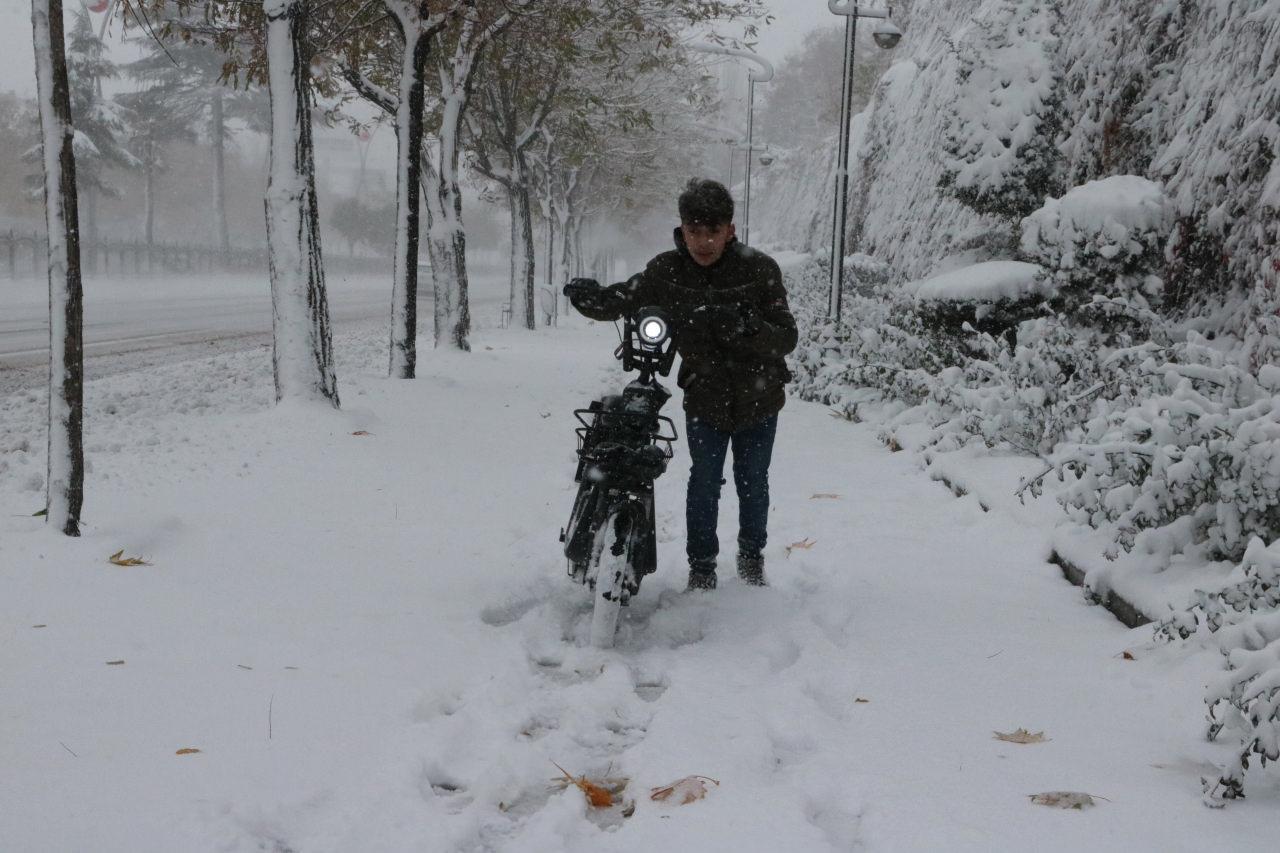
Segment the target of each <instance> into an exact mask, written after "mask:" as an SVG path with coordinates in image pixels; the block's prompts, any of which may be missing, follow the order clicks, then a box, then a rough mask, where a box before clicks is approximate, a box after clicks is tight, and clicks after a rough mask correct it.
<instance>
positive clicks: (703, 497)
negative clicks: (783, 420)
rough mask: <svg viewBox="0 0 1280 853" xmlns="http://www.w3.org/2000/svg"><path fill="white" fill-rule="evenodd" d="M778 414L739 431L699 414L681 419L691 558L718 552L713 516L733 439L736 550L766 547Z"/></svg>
mask: <svg viewBox="0 0 1280 853" xmlns="http://www.w3.org/2000/svg"><path fill="white" fill-rule="evenodd" d="M777 431H778V416H777V415H771V416H770V417H767V418H765V419H764V420H762V421H760V422H759V423H756V424H752V425H751V426H749V427H746V428H745V429H740V430H738V431H737V432H732V433H730V432H721V431H720V430H718V429H716V428H714V427H712V426H708V425H707V424H706V423H704V422H702V421H699V420H698V419H697V418H688V417H686V419H685V434H686V435H687V436H688V439H689V457H690V459H691V460H692V462H693V464H692V466H691V467H690V469H689V493H688V498H687V501H686V503H685V521H686V527H687V528H688V533H689V539H688V544H687V546H686V552H687V553H688V555H689V559H690V560H706V559H710V558H714V557H715V556H716V555H717V554H719V553H720V540H719V539H718V538H717V537H716V522H717V520H718V517H719V512H720V487H721V486H722V485H724V479H723V477H722V475H723V474H724V457H725V454H726V453H727V452H728V449H729V445H730V444H732V445H733V482H734V485H735V486H737V488H738V550H739V551H741V552H742V553H745V554H751V555H756V554H759V553H760V552H761V551H763V550H764V546H765V542H766V541H767V539H768V523H769V461H770V459H771V458H772V457H773V437H774V435H775V434H776V433H777Z"/></svg>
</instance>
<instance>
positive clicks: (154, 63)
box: [121, 18, 267, 253]
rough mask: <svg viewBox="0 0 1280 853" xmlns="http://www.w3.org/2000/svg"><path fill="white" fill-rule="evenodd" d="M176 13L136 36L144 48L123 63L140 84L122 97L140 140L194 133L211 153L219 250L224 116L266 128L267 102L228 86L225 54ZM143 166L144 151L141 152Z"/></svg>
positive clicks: (225, 233) (223, 232) (226, 135)
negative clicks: (154, 33) (153, 29)
mask: <svg viewBox="0 0 1280 853" xmlns="http://www.w3.org/2000/svg"><path fill="white" fill-rule="evenodd" d="M182 25H183V20H182V19H181V18H171V19H169V20H167V21H166V22H165V26H164V27H162V28H161V29H160V30H159V31H158V33H157V35H159V36H160V37H161V38H163V41H161V40H159V39H157V38H154V37H153V36H152V34H151V33H147V34H146V35H145V36H144V37H143V38H142V39H140V41H141V42H142V43H143V46H144V48H145V50H146V53H145V54H144V55H143V57H142V58H141V59H138V60H135V61H133V62H131V63H129V64H128V65H126V66H124V71H125V73H126V74H127V75H128V76H129V77H131V78H132V79H133V80H134V81H136V82H137V83H139V84H140V85H141V86H142V89H141V90H140V91H139V92H137V93H132V94H130V95H125V96H121V101H122V103H124V104H125V105H126V106H129V107H130V108H131V109H132V110H133V113H134V115H135V116H137V121H136V123H137V124H138V125H139V126H140V127H139V130H140V132H141V135H142V138H143V140H147V139H152V138H155V137H157V136H158V137H159V140H158V141H160V142H161V143H162V144H161V146H160V147H161V149H162V148H163V142H164V141H167V140H172V139H187V138H190V136H191V134H192V133H193V132H199V133H200V134H202V135H203V137H204V138H205V139H206V140H207V142H208V144H209V151H210V153H211V154H212V155H213V184H212V187H211V189H212V202H213V219H214V239H215V241H216V243H217V246H218V248H219V249H221V250H222V251H223V252H224V253H225V252H229V251H231V237H230V232H229V229H228V227H227V186H226V183H227V181H226V152H227V144H228V143H229V142H230V141H231V139H232V138H233V131H232V128H231V126H230V125H229V121H233V120H237V119H239V120H242V121H244V122H246V123H247V124H248V125H249V126H250V127H252V128H255V129H260V130H262V131H265V130H266V129H267V128H266V124H267V118H266V115H265V114H266V112H267V104H266V103H265V99H264V97H263V93H262V92H261V90H258V89H254V88H250V87H247V86H246V87H239V86H235V85H232V81H230V80H227V79H225V75H224V72H225V71H226V68H225V65H226V61H227V60H226V57H225V56H224V54H223V53H222V52H221V51H219V50H218V49H217V48H215V47H214V46H212V45H210V44H206V43H204V42H202V41H200V40H199V39H198V38H192V37H191V36H192V34H191V33H190V32H189V31H187V30H186V29H184V27H183V26H182ZM140 156H141V158H142V160H143V163H144V168H148V183H150V173H151V169H150V168H149V167H147V165H146V164H147V159H148V158H147V156H146V150H143V151H142V152H140Z"/></svg>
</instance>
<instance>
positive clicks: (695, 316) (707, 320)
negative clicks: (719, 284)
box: [691, 304, 759, 344]
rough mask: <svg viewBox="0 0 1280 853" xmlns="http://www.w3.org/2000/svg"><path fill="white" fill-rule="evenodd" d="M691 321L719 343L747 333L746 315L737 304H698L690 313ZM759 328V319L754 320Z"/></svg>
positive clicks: (733, 339) (734, 339) (730, 340)
mask: <svg viewBox="0 0 1280 853" xmlns="http://www.w3.org/2000/svg"><path fill="white" fill-rule="evenodd" d="M691 323H692V325H694V327H695V328H697V329H699V330H700V331H701V332H702V333H703V334H705V335H706V336H708V337H710V338H713V339H714V340H716V341H719V342H720V343H722V344H723V343H730V342H732V341H736V340H737V339H739V338H741V337H743V336H744V335H746V334H747V325H746V316H745V315H744V313H743V309H742V307H741V306H739V305H736V304H734V305H700V306H699V307H697V308H695V309H694V310H693V313H692V318H691ZM755 328H756V329H759V320H758V319H757V320H756V321H755Z"/></svg>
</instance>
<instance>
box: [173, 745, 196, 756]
mask: <svg viewBox="0 0 1280 853" xmlns="http://www.w3.org/2000/svg"><path fill="white" fill-rule="evenodd" d="M199 751H200V750H198V749H196V748H195V747H192V746H188V747H184V748H182V749H180V750H178V751H177V752H175V753H174V755H195V754H196V753H197V752H199Z"/></svg>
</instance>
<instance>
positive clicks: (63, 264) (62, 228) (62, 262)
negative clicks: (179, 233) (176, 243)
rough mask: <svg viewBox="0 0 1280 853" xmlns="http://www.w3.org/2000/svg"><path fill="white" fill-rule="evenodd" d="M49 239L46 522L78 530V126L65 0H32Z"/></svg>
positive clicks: (81, 402)
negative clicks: (65, 29) (74, 114)
mask: <svg viewBox="0 0 1280 853" xmlns="http://www.w3.org/2000/svg"><path fill="white" fill-rule="evenodd" d="M31 22H32V28H33V31H34V38H35V57H36V87H37V91H38V98H39V108H40V136H41V146H42V149H43V152H44V157H43V162H44V206H45V223H46V227H47V229H48V245H49V258H48V270H49V421H48V425H49V460H48V477H47V479H46V488H47V497H46V501H47V502H46V504H45V520H46V521H47V522H48V523H49V524H52V525H54V526H55V527H57V528H58V529H59V530H61V531H62V532H63V533H65V534H66V535H68V536H79V535H80V509H81V505H82V503H83V500H84V445H83V437H82V423H83V420H84V349H83V346H82V341H81V328H82V323H83V310H82V301H83V295H82V288H81V282H80V226H79V214H78V208H77V198H76V157H75V147H74V146H75V142H74V141H75V133H76V131H75V127H74V124H73V122H72V112H71V97H70V91H69V89H70V84H69V81H68V72H67V59H66V54H65V48H64V44H63V23H62V0H32V3H31Z"/></svg>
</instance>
